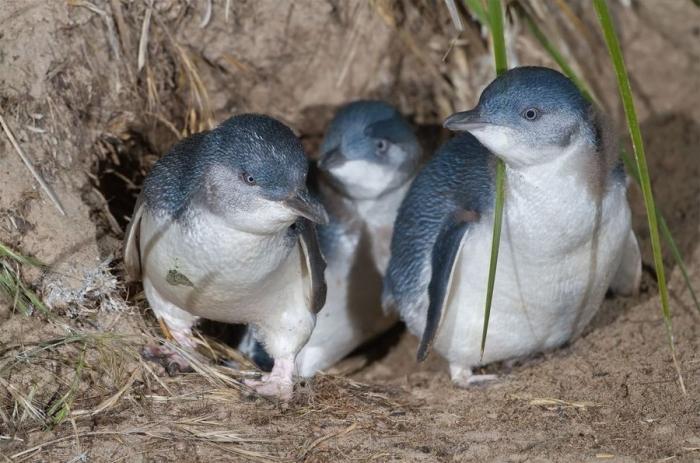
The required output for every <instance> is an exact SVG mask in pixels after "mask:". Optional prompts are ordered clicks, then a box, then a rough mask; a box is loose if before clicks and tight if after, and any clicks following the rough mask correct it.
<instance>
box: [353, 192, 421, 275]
mask: <svg viewBox="0 0 700 463" xmlns="http://www.w3.org/2000/svg"><path fill="white" fill-rule="evenodd" d="M409 188H410V182H406V183H405V184H404V185H402V186H400V187H398V188H395V189H393V190H391V191H389V192H387V193H386V194H384V195H383V196H380V197H379V198H377V199H372V200H360V201H357V203H356V208H357V214H358V215H359V217H360V219H361V220H362V221H363V222H364V224H365V226H366V229H367V230H366V231H367V233H368V234H369V239H370V246H371V253H372V257H373V259H374V262H375V264H376V266H377V270H378V271H379V273H380V274H381V275H384V273H385V272H386V268H387V266H388V265H389V258H390V257H391V236H392V234H393V231H394V221H395V220H396V215H397V213H398V210H399V207H400V206H401V202H402V201H403V198H404V197H405V196H406V193H407V192H408V189H409Z"/></svg>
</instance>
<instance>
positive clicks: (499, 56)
mask: <svg viewBox="0 0 700 463" xmlns="http://www.w3.org/2000/svg"><path fill="white" fill-rule="evenodd" d="M488 15H489V24H490V31H491V40H492V43H493V58H494V63H495V65H496V75H501V74H503V73H504V72H506V71H507V70H508V57H507V56H506V41H505V35H504V33H503V8H502V7H501V0H489V10H488ZM505 182H506V166H505V164H504V162H503V161H502V160H501V159H497V161H496V204H495V206H494V220H493V237H492V240H491V260H490V261H489V277H488V282H487V286H486V304H485V307H484V327H483V329H482V331H481V352H480V355H481V358H483V357H484V349H485V348H486V335H487V334H488V329H489V318H490V317H491V303H492V301H493V288H494V283H495V281H496V267H497V265H498V249H499V246H500V244H501V225H502V223H503V204H504V202H505Z"/></svg>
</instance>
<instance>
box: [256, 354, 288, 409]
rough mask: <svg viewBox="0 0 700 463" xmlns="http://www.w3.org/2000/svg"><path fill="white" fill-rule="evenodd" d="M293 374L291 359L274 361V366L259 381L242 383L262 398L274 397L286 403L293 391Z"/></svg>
mask: <svg viewBox="0 0 700 463" xmlns="http://www.w3.org/2000/svg"><path fill="white" fill-rule="evenodd" d="M293 372H294V359H293V358H291V359H289V358H285V359H276V360H275V365H274V366H273V367H272V371H271V372H270V373H269V374H265V375H263V376H262V378H261V379H260V380H251V379H246V380H245V381H244V383H245V385H246V386H248V387H250V388H251V389H253V390H254V391H255V392H257V393H258V394H260V395H262V396H265V397H274V398H277V399H280V400H283V401H285V402H286V401H288V400H289V399H291V398H292V390H293V389H294V382H293V381H292V374H293Z"/></svg>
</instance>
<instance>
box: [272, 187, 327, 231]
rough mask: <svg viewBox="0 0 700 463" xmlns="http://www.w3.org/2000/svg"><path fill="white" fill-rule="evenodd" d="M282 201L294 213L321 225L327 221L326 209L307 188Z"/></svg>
mask: <svg viewBox="0 0 700 463" xmlns="http://www.w3.org/2000/svg"><path fill="white" fill-rule="evenodd" d="M282 203H283V204H284V205H285V206H286V207H287V208H288V209H289V210H291V211H292V212H294V213H295V214H297V215H299V216H301V217H306V218H307V219H309V220H310V221H312V222H314V223H318V224H321V225H325V224H327V223H328V213H327V212H326V209H325V208H324V207H323V205H322V204H321V202H320V201H319V200H318V199H316V198H313V197H312V196H311V195H310V194H309V190H307V189H306V188H305V189H303V190H301V191H299V192H297V194H296V195H294V196H290V197H289V198H287V199H285V200H283V201H282Z"/></svg>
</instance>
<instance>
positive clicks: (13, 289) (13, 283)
mask: <svg viewBox="0 0 700 463" xmlns="http://www.w3.org/2000/svg"><path fill="white" fill-rule="evenodd" d="M8 261H14V262H15V264H14V265H13V264H10V263H8ZM18 264H24V265H31V266H33V267H44V265H43V264H42V263H41V262H39V261H38V260H36V259H34V258H32V257H26V256H23V255H21V254H19V253H17V252H15V251H13V250H12V249H10V248H9V247H8V246H6V245H4V244H2V243H0V296H2V295H5V297H6V298H7V299H9V300H10V301H11V302H12V308H13V310H19V311H20V312H22V313H23V314H25V315H29V314H30V313H31V311H32V308H34V309H37V310H39V311H41V312H42V313H44V314H47V313H48V309H47V308H46V306H45V305H44V303H43V302H42V301H41V299H40V298H39V297H38V296H37V295H36V293H35V292H34V291H32V290H31V289H29V288H28V287H27V286H25V284H24V283H23V282H22V279H21V277H20V275H19V273H18V270H17V269H16V267H18Z"/></svg>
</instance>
